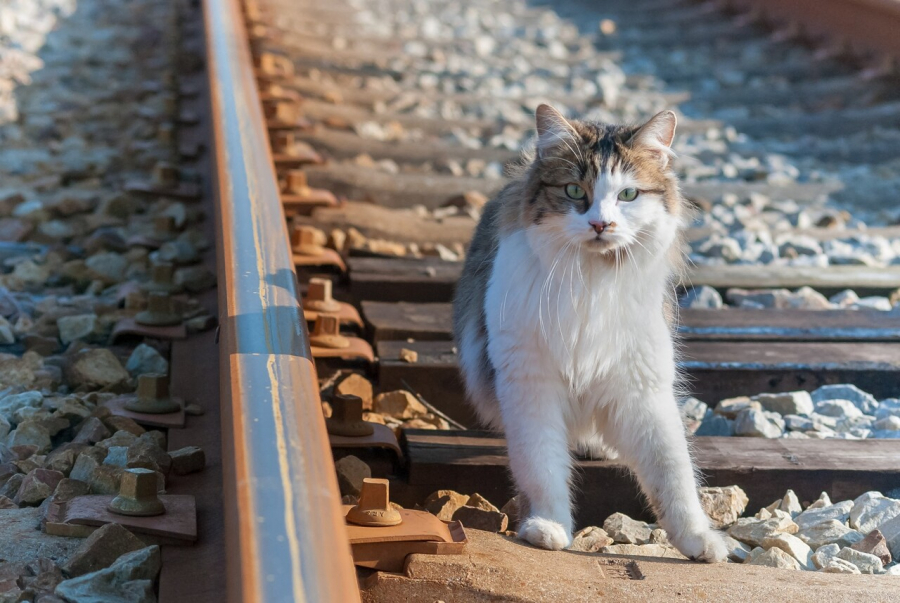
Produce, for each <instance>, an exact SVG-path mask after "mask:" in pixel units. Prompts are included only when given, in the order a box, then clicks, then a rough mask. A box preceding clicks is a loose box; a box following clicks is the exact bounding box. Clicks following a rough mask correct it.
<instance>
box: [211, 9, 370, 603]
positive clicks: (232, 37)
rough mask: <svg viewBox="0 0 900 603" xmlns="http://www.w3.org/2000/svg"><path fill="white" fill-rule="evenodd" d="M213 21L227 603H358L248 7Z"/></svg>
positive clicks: (214, 15) (218, 14)
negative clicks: (253, 58)
mask: <svg viewBox="0 0 900 603" xmlns="http://www.w3.org/2000/svg"><path fill="white" fill-rule="evenodd" d="M204 22H205V29H206V35H207V58H208V74H209V84H210V102H211V111H212V113H211V117H212V119H211V122H212V130H213V134H212V137H213V160H214V163H215V172H216V177H215V178H214V188H215V192H216V227H217V234H218V240H217V243H216V246H217V254H218V278H219V280H218V283H219V288H218V290H219V311H220V341H219V362H220V367H221V375H222V377H221V392H222V400H221V404H222V435H223V438H222V446H223V484H224V491H223V504H224V507H225V531H226V539H225V540H226V548H227V550H226V573H227V576H226V588H227V592H228V600H229V601H234V602H236V601H241V602H245V603H262V602H265V603H275V602H289V601H291V602H301V601H303V602H308V603H328V602H335V603H352V602H354V601H359V590H358V586H357V581H356V574H355V571H354V568H353V561H352V558H351V555H350V546H349V543H348V541H347V536H346V531H345V527H344V521H343V517H342V516H341V513H340V506H339V504H340V495H339V494H338V487H337V478H336V476H335V474H334V466H333V464H332V462H331V450H330V448H329V445H328V438H327V434H326V431H325V421H324V417H323V416H322V410H321V404H320V400H319V394H318V387H317V382H316V376H315V367H314V364H313V362H312V356H311V354H310V351H309V340H308V333H307V332H306V323H305V321H304V320H303V312H302V310H301V308H300V305H299V303H298V296H297V292H298V287H297V280H296V274H295V273H294V267H293V261H292V258H291V254H290V247H289V243H288V235H287V228H286V223H285V219H284V214H283V211H282V208H281V205H280V201H279V195H278V188H277V184H276V177H275V173H274V168H273V163H272V159H271V154H270V150H269V142H268V135H267V131H266V127H265V121H264V119H263V114H262V109H261V107H260V103H259V99H258V96H257V94H258V92H257V89H256V82H255V78H254V73H253V67H252V62H251V55H250V49H249V44H248V39H247V35H246V31H245V27H244V23H243V20H242V17H241V12H240V7H239V6H238V0H205V3H204ZM198 578H199V579H202V577H198Z"/></svg>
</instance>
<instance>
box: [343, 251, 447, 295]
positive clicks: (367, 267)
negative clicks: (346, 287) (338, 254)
mask: <svg viewBox="0 0 900 603" xmlns="http://www.w3.org/2000/svg"><path fill="white" fill-rule="evenodd" d="M347 266H348V268H349V269H350V293H351V294H352V295H353V296H354V297H355V298H356V299H372V300H379V301H401V300H406V301H417V302H446V301H450V300H451V299H452V298H453V289H454V287H455V286H456V281H458V280H459V275H460V272H461V270H462V263H461V262H445V261H443V260H441V259H439V258H422V259H408V260H403V259H386V258H350V259H349V260H348V261H347Z"/></svg>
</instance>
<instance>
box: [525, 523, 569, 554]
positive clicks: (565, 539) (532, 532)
mask: <svg viewBox="0 0 900 603" xmlns="http://www.w3.org/2000/svg"><path fill="white" fill-rule="evenodd" d="M519 538H521V539H522V540H525V541H526V542H530V543H531V544H533V545H534V546H536V547H539V548H542V549H549V550H551V551H558V550H561V549H564V548H566V547H567V546H569V544H570V543H571V542H572V539H571V538H570V536H569V531H568V530H567V529H565V528H564V527H563V526H562V524H561V523H558V522H556V521H552V520H550V519H543V518H541V517H529V518H528V519H526V520H525V521H524V522H522V525H521V526H520V527H519Z"/></svg>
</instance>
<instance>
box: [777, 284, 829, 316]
mask: <svg viewBox="0 0 900 603" xmlns="http://www.w3.org/2000/svg"><path fill="white" fill-rule="evenodd" d="M787 307H788V308H797V309H800V310H828V309H830V308H831V307H832V305H831V303H830V302H829V301H828V298H826V297H825V296H824V295H822V294H821V293H819V292H818V291H816V290H815V289H813V288H812V287H800V288H799V289H797V290H796V291H795V292H794V293H792V294H791V297H790V298H788V300H787Z"/></svg>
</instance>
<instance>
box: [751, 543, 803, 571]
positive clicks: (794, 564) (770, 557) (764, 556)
mask: <svg viewBox="0 0 900 603" xmlns="http://www.w3.org/2000/svg"><path fill="white" fill-rule="evenodd" d="M744 563H746V564H747V565H762V566H765V567H774V568H777V569H788V570H800V569H803V568H802V567H801V566H800V563H799V562H798V561H797V560H796V559H794V558H793V557H791V556H790V555H789V554H787V553H785V552H784V551H783V550H781V549H780V548H771V549H769V550H764V549H762V548H755V549H753V550H752V551H750V557H749V558H748V559H747V560H746V561H745V562H744Z"/></svg>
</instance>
